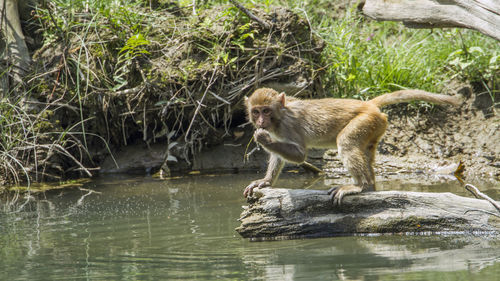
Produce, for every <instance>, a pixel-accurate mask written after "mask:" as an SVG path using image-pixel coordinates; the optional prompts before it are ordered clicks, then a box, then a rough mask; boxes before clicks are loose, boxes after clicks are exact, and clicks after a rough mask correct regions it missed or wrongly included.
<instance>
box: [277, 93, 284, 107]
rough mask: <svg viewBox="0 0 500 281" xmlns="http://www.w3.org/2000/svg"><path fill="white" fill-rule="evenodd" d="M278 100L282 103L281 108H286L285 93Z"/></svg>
mask: <svg viewBox="0 0 500 281" xmlns="http://www.w3.org/2000/svg"><path fill="white" fill-rule="evenodd" d="M278 99H279V101H280V103H281V106H282V107H285V93H284V92H283V93H281V94H279V95H278Z"/></svg>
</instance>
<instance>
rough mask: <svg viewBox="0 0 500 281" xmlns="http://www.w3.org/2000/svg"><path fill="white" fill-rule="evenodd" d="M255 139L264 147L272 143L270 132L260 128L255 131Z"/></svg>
mask: <svg viewBox="0 0 500 281" xmlns="http://www.w3.org/2000/svg"><path fill="white" fill-rule="evenodd" d="M253 138H254V139H255V141H256V142H258V143H260V144H262V145H266V144H268V143H270V142H271V135H269V132H268V131H267V130H265V129H262V128H258V129H257V130H255V133H254V134H253Z"/></svg>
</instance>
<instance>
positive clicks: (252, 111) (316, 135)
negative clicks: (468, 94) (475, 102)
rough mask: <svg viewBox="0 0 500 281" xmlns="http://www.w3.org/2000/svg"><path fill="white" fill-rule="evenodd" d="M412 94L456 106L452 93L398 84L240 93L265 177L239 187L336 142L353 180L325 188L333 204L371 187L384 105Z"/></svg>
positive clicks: (261, 183) (262, 182)
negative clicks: (306, 93) (342, 93)
mask: <svg viewBox="0 0 500 281" xmlns="http://www.w3.org/2000/svg"><path fill="white" fill-rule="evenodd" d="M413 100H421V101H426V102H431V103H435V104H448V105H454V106H458V105H459V104H460V103H461V99H460V98H458V97H456V96H448V95H442V94H433V93H429V92H426V91H422V90H399V91H395V92H392V93H386V94H383V95H381V96H378V97H375V98H373V99H371V100H368V101H362V100H355V99H337V98H323V99H299V98H295V97H290V96H286V95H285V93H278V92H277V91H275V90H273V89H270V88H260V89H257V90H255V91H254V92H253V93H252V94H251V95H250V97H245V106H246V111H247V115H248V119H249V120H250V122H251V123H252V124H253V126H254V127H255V132H254V135H253V138H254V141H256V142H257V143H258V144H260V145H261V146H262V147H263V148H264V149H265V150H266V151H267V152H268V153H269V155H270V156H269V161H268V167H267V171H266V174H265V176H264V178H262V179H258V180H255V181H252V182H251V183H250V184H249V185H248V186H247V187H246V188H245V190H244V192H243V195H244V197H248V196H251V195H252V194H253V189H254V188H262V187H270V186H272V185H274V184H275V182H276V180H277V179H278V176H279V174H280V172H281V170H282V169H283V166H284V164H285V162H286V161H287V162H293V163H299V164H300V163H305V159H306V156H307V149H308V148H310V147H317V148H337V149H338V154H339V156H340V159H341V160H342V163H343V165H344V166H345V167H346V168H347V170H348V172H349V173H350V175H351V176H352V178H353V181H354V183H353V184H349V185H344V186H340V187H333V188H331V189H330V190H328V191H327V193H328V195H330V196H331V199H332V201H333V204H334V205H337V206H338V205H340V203H341V201H342V198H343V197H344V196H346V195H352V194H357V193H360V192H363V191H374V190H375V173H374V170H373V164H374V160H375V150H376V147H377V145H378V143H379V141H380V139H381V138H382V136H383V134H384V133H385V130H386V128H387V124H388V122H387V115H386V114H385V113H382V112H381V111H380V109H381V108H382V107H384V106H387V105H390V104H396V103H402V102H409V101H413Z"/></svg>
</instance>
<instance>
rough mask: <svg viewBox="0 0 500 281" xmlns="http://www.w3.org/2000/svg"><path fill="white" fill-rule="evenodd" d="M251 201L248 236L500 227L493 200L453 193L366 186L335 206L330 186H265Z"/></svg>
mask: <svg viewBox="0 0 500 281" xmlns="http://www.w3.org/2000/svg"><path fill="white" fill-rule="evenodd" d="M249 202H250V205H249V206H248V207H247V208H246V209H245V210H244V211H243V213H242V214H241V218H240V221H241V225H240V226H239V227H238V228H236V231H237V232H238V233H239V234H240V235H241V236H243V237H245V238H255V239H276V238H305V237H327V236H346V235H358V234H384V233H387V234H389V233H390V234H487V235H498V234H499V233H500V215H499V214H500V213H499V212H498V211H497V210H496V209H495V208H494V207H493V205H492V204H490V203H489V202H488V201H485V200H480V199H474V198H467V197H461V196H457V195H454V194H451V193H424V192H402V191H380V192H366V193H362V194H358V195H352V196H346V197H344V199H343V202H342V206H340V207H335V206H333V205H332V203H331V200H330V197H329V196H328V195H327V194H326V191H322V190H298V189H295V190H292V189H278V188H276V189H274V188H264V189H258V190H256V191H255V192H254V197H252V198H250V199H249Z"/></svg>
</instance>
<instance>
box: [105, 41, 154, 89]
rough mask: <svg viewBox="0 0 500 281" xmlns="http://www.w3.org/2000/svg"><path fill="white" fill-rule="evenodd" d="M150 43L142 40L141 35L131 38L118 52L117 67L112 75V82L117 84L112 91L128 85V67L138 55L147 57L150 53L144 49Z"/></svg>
mask: <svg viewBox="0 0 500 281" xmlns="http://www.w3.org/2000/svg"><path fill="white" fill-rule="evenodd" d="M149 44H150V42H149V41H148V40H146V39H145V38H144V36H143V35H142V34H141V33H138V34H135V35H133V36H131V37H130V38H129V39H128V40H127V42H126V43H125V46H123V47H122V48H121V49H120V52H118V59H117V67H116V70H115V72H114V74H113V80H114V81H115V82H117V83H118V84H116V85H115V86H114V87H113V90H114V91H116V90H119V89H121V88H123V87H124V86H126V85H127V84H128V81H127V79H126V77H127V75H128V74H129V73H130V67H131V65H132V61H133V59H135V58H137V57H138V56H140V55H149V54H150V53H149V52H148V51H147V50H146V49H145V47H146V46H148V45H149Z"/></svg>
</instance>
